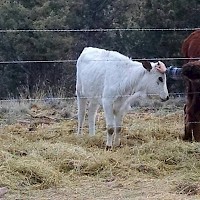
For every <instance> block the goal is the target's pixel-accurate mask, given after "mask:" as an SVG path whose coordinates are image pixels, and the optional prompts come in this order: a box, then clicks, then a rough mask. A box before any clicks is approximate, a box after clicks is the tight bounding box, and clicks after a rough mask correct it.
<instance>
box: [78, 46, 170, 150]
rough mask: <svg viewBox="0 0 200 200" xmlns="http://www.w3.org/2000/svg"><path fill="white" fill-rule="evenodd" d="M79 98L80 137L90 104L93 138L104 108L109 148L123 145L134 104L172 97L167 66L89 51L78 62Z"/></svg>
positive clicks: (110, 53)
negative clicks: (125, 122)
mask: <svg viewBox="0 0 200 200" xmlns="http://www.w3.org/2000/svg"><path fill="white" fill-rule="evenodd" d="M76 66H77V79H76V95H77V102H78V134H81V133H82V126H83V122H84V118H85V110H86V104H87V101H89V105H88V121H89V134H90V135H91V136H92V135H95V118H96V113H97V110H98V107H99V105H102V106H103V110H104V113H105V119H106V126H107V142H106V146H107V148H110V147H112V141H113V133H115V134H114V135H115V137H114V145H115V146H118V145H119V144H120V138H119V133H120V131H121V125H122V118H123V116H124V114H125V113H126V112H127V110H128V108H129V107H130V103H132V102H133V101H134V100H136V99H138V98H140V97H143V98H145V97H147V96H148V95H151V94H153V95H155V94H156V95H159V96H160V98H161V99H162V100H163V101H165V100H167V99H168V98H169V97H168V90H167V85H166V74H165V73H164V72H165V71H166V67H165V65H164V63H162V62H160V61H159V62H157V63H149V62H147V61H146V62H143V63H140V62H137V61H132V60H131V59H129V58H128V57H126V56H124V55H122V54H120V53H118V52H115V51H107V50H104V49H98V48H92V47H86V48H85V49H84V50H83V52H82V53H81V55H80V56H79V58H78V61H77V65H76Z"/></svg>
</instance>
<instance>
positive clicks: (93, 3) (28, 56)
mask: <svg viewBox="0 0 200 200" xmlns="http://www.w3.org/2000/svg"><path fill="white" fill-rule="evenodd" d="M199 9H200V4H199V0H191V1H187V0H174V1H169V0H142V1H141V0H134V1H131V0H124V1H121V0H116V1H111V0H103V1H102V0H78V1H74V0H68V1H66V0H58V1H53V0H40V1H26V0H13V1H10V0H4V1H3V0H2V1H1V4H0V16H1V18H0V29H2V30H7V29H14V30H15V29H101V28H102V29H104V28H110V29H111V28H194V27H198V26H199V24H200V18H199V15H198V14H199ZM190 33H191V31H108V32H8V33H5V32H1V33H0V60H1V61H13V60H17V61H20V60H67V59H72V60H76V59H77V58H78V56H79V54H80V52H81V51H82V49H83V48H84V47H85V46H95V47H100V48H106V49H110V50H116V51H119V52H121V53H123V54H125V55H127V56H130V57H132V58H155V57H161V58H165V57H179V56H180V57H181V56H182V55H181V53H180V47H181V43H182V41H183V39H184V38H185V37H186V36H187V35H189V34H190ZM166 64H167V65H171V64H175V65H178V66H181V64H182V62H181V61H178V60H174V61H170V62H166ZM0 75H1V79H0V94H1V95H0V98H1V99H5V98H10V97H15V98H16V97H19V96H22V97H25V98H27V97H31V98H33V97H34V96H35V94H36V92H38V91H40V92H41V91H42V92H43V94H45V96H47V97H48V96H56V97H57V96H60V95H61V94H62V95H64V96H74V90H75V89H74V88H75V63H26V64H1V65H0ZM169 83H171V81H169Z"/></svg>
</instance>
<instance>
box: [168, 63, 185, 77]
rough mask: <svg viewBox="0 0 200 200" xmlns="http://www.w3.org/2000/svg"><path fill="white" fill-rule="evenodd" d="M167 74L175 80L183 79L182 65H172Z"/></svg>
mask: <svg viewBox="0 0 200 200" xmlns="http://www.w3.org/2000/svg"><path fill="white" fill-rule="evenodd" d="M166 74H167V76H169V77H170V78H172V79H174V80H181V79H182V78H183V77H182V68H180V67H174V66H170V67H168V68H167V71H166Z"/></svg>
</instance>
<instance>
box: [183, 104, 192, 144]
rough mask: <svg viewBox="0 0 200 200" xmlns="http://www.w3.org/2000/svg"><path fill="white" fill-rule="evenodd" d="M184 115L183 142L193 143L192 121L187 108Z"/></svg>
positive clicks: (185, 107)
mask: <svg viewBox="0 0 200 200" xmlns="http://www.w3.org/2000/svg"><path fill="white" fill-rule="evenodd" d="M184 114H185V132H184V135H183V140H186V141H192V130H193V128H192V126H193V123H192V119H191V117H190V115H189V114H188V113H187V106H186V105H185V106H184Z"/></svg>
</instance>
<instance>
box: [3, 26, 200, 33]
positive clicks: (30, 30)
mask: <svg viewBox="0 0 200 200" xmlns="http://www.w3.org/2000/svg"><path fill="white" fill-rule="evenodd" d="M195 30H200V27H194V28H98V29H4V30H3V29H1V30H0V33H19V32H113V31H195Z"/></svg>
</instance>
